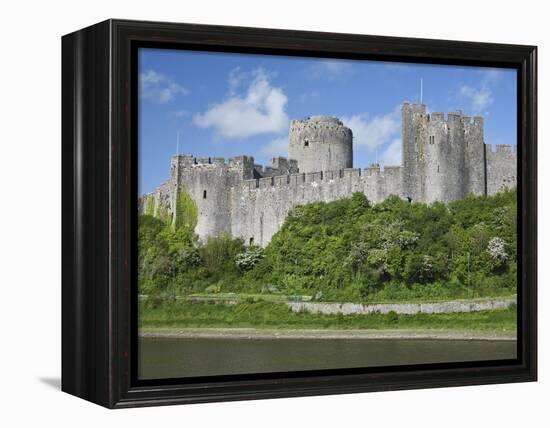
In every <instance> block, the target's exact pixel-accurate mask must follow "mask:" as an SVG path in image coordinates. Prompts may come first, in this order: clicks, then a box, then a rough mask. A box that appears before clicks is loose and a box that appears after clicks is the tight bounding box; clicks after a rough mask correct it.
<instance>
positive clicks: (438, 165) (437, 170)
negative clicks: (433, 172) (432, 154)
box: [437, 165, 439, 173]
mask: <svg viewBox="0 0 550 428" xmlns="http://www.w3.org/2000/svg"><path fill="white" fill-rule="evenodd" d="M437 172H438V173H439V165H437Z"/></svg>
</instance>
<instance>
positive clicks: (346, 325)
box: [139, 301, 516, 332]
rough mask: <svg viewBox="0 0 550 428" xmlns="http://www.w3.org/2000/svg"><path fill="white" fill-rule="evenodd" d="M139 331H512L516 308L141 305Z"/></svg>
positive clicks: (156, 303)
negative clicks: (403, 310) (443, 310)
mask: <svg viewBox="0 0 550 428" xmlns="http://www.w3.org/2000/svg"><path fill="white" fill-rule="evenodd" d="M139 326H140V327H141V328H205V327H209V328H277V329H448V330H475V331H495V332H511V331H515V329H516V308H515V307H511V308H510V309H507V310H495V311H482V312H470V313H452V314H415V315H401V314H396V313H388V314H370V315H345V316H344V315H342V314H337V315H326V314H311V313H307V312H302V313H294V312H292V311H291V310H290V309H289V308H288V307H287V306H286V305H285V304H281V303H273V302H265V301H258V302H252V301H249V302H241V303H238V304H235V305H225V304H216V303H214V302H193V303H192V302H185V301H162V302H159V301H155V302H153V301H143V302H140V312H139Z"/></svg>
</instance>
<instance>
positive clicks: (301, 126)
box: [288, 116, 353, 173]
mask: <svg viewBox="0 0 550 428" xmlns="http://www.w3.org/2000/svg"><path fill="white" fill-rule="evenodd" d="M352 144H353V135H352V132H351V129H349V128H347V127H346V126H344V125H343V124H342V122H341V121H340V120H338V119H337V118H335V117H330V116H312V117H310V118H309V119H306V120H293V121H291V122H290V130H289V146H288V156H289V158H290V159H294V160H297V161H298V168H299V170H300V172H305V173H308V172H318V171H336V170H341V169H345V168H352V166H353V146H352Z"/></svg>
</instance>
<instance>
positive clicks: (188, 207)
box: [174, 190, 199, 230]
mask: <svg viewBox="0 0 550 428" xmlns="http://www.w3.org/2000/svg"><path fill="white" fill-rule="evenodd" d="M198 218H199V210H198V208H197V203H196V202H195V201H194V200H193V198H192V197H191V196H190V195H189V193H187V192H186V191H184V190H180V191H179V192H178V194H177V196H176V221H175V223H174V228H175V230H178V229H181V228H182V227H185V228H187V229H189V230H195V227H196V226H197V222H198Z"/></svg>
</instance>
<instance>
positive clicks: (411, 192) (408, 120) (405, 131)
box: [401, 102, 428, 201]
mask: <svg viewBox="0 0 550 428" xmlns="http://www.w3.org/2000/svg"><path fill="white" fill-rule="evenodd" d="M427 128H428V117H427V115H426V106H425V105H424V104H412V105H411V104H409V103H407V102H405V103H403V106H402V108H401V140H402V154H401V156H402V163H401V164H402V166H403V193H404V194H403V196H406V197H410V198H411V199H412V200H415V201H417V200H422V197H423V194H424V189H425V185H426V182H425V179H424V178H425V173H424V169H425V161H424V159H425V155H426V149H427V147H426V145H427V139H428V138H427V135H428V134H427V132H428V130H427Z"/></svg>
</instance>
